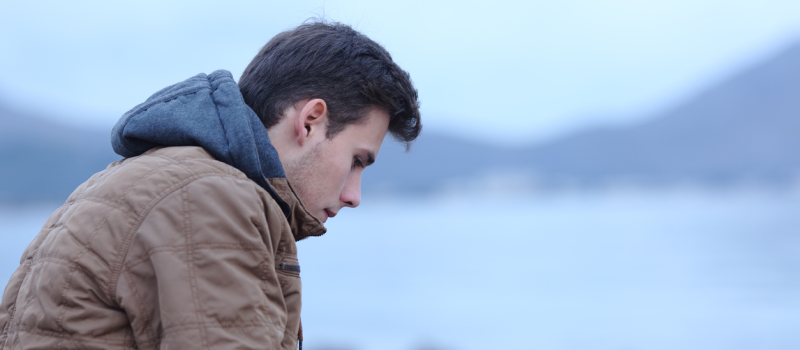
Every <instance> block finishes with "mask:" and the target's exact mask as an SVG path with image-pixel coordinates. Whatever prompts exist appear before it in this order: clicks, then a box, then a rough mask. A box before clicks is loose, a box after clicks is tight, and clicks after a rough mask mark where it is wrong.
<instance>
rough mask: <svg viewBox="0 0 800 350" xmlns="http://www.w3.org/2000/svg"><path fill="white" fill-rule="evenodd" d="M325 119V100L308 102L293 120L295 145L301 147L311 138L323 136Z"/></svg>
mask: <svg viewBox="0 0 800 350" xmlns="http://www.w3.org/2000/svg"><path fill="white" fill-rule="evenodd" d="M327 119H328V105H327V104H326V103H325V100H323V99H321V98H314V99H311V100H308V102H306V104H305V105H304V106H303V108H302V109H300V114H299V115H298V117H297V120H295V126H294V127H295V133H296V134H297V143H298V144H299V145H300V146H302V145H303V144H304V143H305V142H306V141H307V140H308V139H310V138H312V137H319V136H325V131H326V129H327Z"/></svg>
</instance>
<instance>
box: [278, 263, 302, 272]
mask: <svg viewBox="0 0 800 350" xmlns="http://www.w3.org/2000/svg"><path fill="white" fill-rule="evenodd" d="M278 269H280V270H285V271H294V272H297V273H300V265H289V264H287V263H284V262H282V263H281V264H280V265H278Z"/></svg>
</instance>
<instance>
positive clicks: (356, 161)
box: [353, 157, 364, 168]
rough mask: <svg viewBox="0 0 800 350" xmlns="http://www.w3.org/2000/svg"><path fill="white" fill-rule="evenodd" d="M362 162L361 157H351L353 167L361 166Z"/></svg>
mask: <svg viewBox="0 0 800 350" xmlns="http://www.w3.org/2000/svg"><path fill="white" fill-rule="evenodd" d="M363 167H364V163H363V162H361V158H358V157H353V168H363Z"/></svg>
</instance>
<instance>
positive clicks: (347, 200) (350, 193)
mask: <svg viewBox="0 0 800 350" xmlns="http://www.w3.org/2000/svg"><path fill="white" fill-rule="evenodd" d="M339 200H340V201H342V205H343V206H345V207H350V208H355V207H357V206H358V205H359V204H361V174H360V173H359V174H354V175H353V176H350V177H349V178H348V179H347V182H345V184H344V189H343V190H342V195H341V196H340V197H339Z"/></svg>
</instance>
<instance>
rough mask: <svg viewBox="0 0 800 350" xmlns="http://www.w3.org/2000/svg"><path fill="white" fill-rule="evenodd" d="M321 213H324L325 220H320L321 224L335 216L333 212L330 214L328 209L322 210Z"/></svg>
mask: <svg viewBox="0 0 800 350" xmlns="http://www.w3.org/2000/svg"><path fill="white" fill-rule="evenodd" d="M323 211H325V220H322V222H325V221H328V218H332V217H334V216H336V213H334V212H332V211H330V210H328V209H324V210H323Z"/></svg>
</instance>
